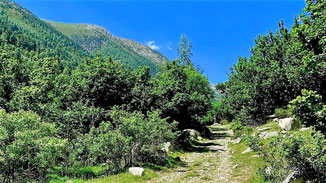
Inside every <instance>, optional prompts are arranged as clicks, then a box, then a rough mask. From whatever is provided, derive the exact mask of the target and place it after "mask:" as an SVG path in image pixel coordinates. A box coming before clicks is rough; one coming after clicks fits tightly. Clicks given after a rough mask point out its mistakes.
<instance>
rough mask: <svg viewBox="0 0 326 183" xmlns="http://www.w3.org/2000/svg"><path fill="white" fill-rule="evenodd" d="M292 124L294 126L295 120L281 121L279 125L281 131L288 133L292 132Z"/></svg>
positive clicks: (285, 119) (286, 119)
mask: <svg viewBox="0 0 326 183" xmlns="http://www.w3.org/2000/svg"><path fill="white" fill-rule="evenodd" d="M292 124H293V118H284V119H280V120H279V122H278V125H279V126H280V127H281V129H282V130H286V131H289V130H291V127H292Z"/></svg>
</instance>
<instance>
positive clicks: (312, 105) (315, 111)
mask: <svg viewBox="0 0 326 183" xmlns="http://www.w3.org/2000/svg"><path fill="white" fill-rule="evenodd" d="M289 108H290V109H291V110H292V113H293V114H294V117H295V118H296V119H298V120H299V121H300V122H301V124H304V125H306V126H314V127H315V128H316V129H317V130H321V131H323V132H326V131H325V125H326V120H325V118H326V117H325V116H326V115H325V114H326V113H325V108H326V107H325V105H323V103H322V97H321V96H320V95H318V94H317V92H314V91H308V90H302V96H298V97H297V98H296V99H294V100H292V101H291V102H290V105H289Z"/></svg>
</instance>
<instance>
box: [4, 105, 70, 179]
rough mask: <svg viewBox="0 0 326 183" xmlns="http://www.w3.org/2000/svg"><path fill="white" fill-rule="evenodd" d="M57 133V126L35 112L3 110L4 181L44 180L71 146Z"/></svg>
mask: <svg viewBox="0 0 326 183" xmlns="http://www.w3.org/2000/svg"><path fill="white" fill-rule="evenodd" d="M54 134H55V128H54V125H52V124H48V123H42V122H41V120H40V117H39V116H38V115H37V114H35V113H32V112H24V111H19V112H15V113H11V114H7V113H6V112H5V111H4V110H0V175H1V176H0V180H1V179H3V180H2V181H4V182H6V181H9V182H11V181H13V182H25V181H30V180H42V179H43V178H44V177H45V174H46V172H47V171H48V170H49V169H51V168H53V167H54V166H55V165H56V163H57V162H58V159H59V158H60V156H61V153H62V152H63V150H64V149H65V147H66V145H67V143H66V140H62V139H58V138H56V137H54Z"/></svg>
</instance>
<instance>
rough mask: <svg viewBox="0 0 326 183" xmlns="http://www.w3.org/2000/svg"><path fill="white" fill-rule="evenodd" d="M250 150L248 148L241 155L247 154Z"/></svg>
mask: <svg viewBox="0 0 326 183" xmlns="http://www.w3.org/2000/svg"><path fill="white" fill-rule="evenodd" d="M251 151H252V149H251V148H250V147H248V148H247V149H246V150H244V151H243V152H242V153H241V154H247V153H249V152H251Z"/></svg>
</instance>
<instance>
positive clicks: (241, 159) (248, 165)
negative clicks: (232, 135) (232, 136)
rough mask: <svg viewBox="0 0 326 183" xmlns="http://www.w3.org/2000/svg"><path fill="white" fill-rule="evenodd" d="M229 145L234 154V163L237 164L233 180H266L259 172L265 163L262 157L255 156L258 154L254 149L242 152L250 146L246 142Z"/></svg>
mask: <svg viewBox="0 0 326 183" xmlns="http://www.w3.org/2000/svg"><path fill="white" fill-rule="evenodd" d="M228 146H229V148H230V152H231V156H232V157H231V161H232V165H233V166H236V167H233V169H232V180H234V181H237V182H252V183H258V182H265V181H264V177H262V176H261V175H259V174H258V173H257V172H258V170H259V169H260V168H263V167H264V165H265V162H264V161H263V160H262V158H260V157H256V156H254V155H257V154H256V153H255V152H253V151H252V152H249V153H246V154H242V152H243V151H244V150H246V149H247V148H248V146H247V145H246V144H245V142H241V143H239V144H232V143H229V145H228Z"/></svg>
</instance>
